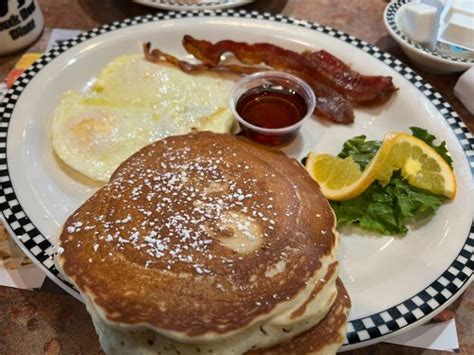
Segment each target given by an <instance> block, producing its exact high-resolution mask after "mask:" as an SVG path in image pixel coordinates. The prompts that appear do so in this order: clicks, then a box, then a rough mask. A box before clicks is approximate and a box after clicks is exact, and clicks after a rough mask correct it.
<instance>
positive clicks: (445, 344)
mask: <svg viewBox="0 0 474 355" xmlns="http://www.w3.org/2000/svg"><path fill="white" fill-rule="evenodd" d="M385 342H386V343H390V344H397V345H405V346H412V347H415V348H422V349H432V350H442V351H450V352H456V350H458V349H459V341H458V333H457V331H456V322H455V320H454V319H451V320H449V321H446V322H443V323H434V324H425V325H420V326H419V327H417V328H415V329H413V330H410V331H408V332H406V333H403V334H401V335H398V336H396V337H393V338H391V339H390V340H387V341H385Z"/></svg>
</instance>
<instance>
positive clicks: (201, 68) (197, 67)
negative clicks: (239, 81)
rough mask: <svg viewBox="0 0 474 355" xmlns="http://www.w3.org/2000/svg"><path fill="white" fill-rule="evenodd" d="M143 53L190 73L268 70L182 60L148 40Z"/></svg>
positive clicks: (246, 72) (150, 59)
mask: <svg viewBox="0 0 474 355" xmlns="http://www.w3.org/2000/svg"><path fill="white" fill-rule="evenodd" d="M143 53H144V55H145V59H146V60H148V61H149V62H152V63H158V62H167V63H169V64H172V65H174V66H176V67H178V68H179V69H181V70H182V71H183V72H185V73H188V74H199V73H202V72H206V71H210V70H214V71H221V72H229V73H235V74H253V73H256V72H259V71H262V70H266V68H262V67H246V66H242V65H233V64H232V65H222V64H221V65H218V66H213V65H209V64H205V63H201V64H192V63H189V62H186V61H184V60H180V59H178V58H176V57H174V56H172V55H171V54H168V53H165V52H163V51H161V50H159V49H158V48H155V49H153V50H152V49H151V43H150V42H147V43H144V44H143Z"/></svg>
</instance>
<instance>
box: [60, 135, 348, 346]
mask: <svg viewBox="0 0 474 355" xmlns="http://www.w3.org/2000/svg"><path fill="white" fill-rule="evenodd" d="M337 246H338V236H337V234H336V232H335V217H334V214H333V212H332V210H331V208H330V206H329V204H328V202H327V200H326V199H325V198H324V197H323V195H322V194H321V192H320V191H319V188H318V186H317V184H316V183H315V182H314V181H313V180H312V179H311V178H310V177H309V175H308V174H307V173H306V171H305V170H304V168H303V167H302V166H301V165H300V164H299V163H298V162H297V161H296V160H294V159H290V158H288V157H287V156H285V155H284V154H283V153H281V152H278V151H275V150H272V149H269V148H265V147H263V146H260V145H258V144H255V143H252V142H250V141H248V140H246V139H244V138H240V137H235V136H231V135H225V134H213V133H209V132H193V133H190V134H187V135H183V136H175V137H169V138H166V139H164V140H161V141H158V142H156V143H153V144H151V145H149V146H146V147H145V148H143V149H142V150H140V151H139V152H137V153H136V154H134V155H133V156H131V157H130V158H129V159H128V160H126V161H125V162H124V163H122V164H121V165H120V167H119V168H118V169H117V170H116V171H115V173H114V174H113V175H112V177H111V179H110V182H109V183H108V184H107V185H105V186H104V187H103V188H102V189H100V190H99V191H98V192H97V193H96V194H95V195H94V196H92V197H91V198H90V199H89V200H88V201H87V202H86V203H85V204H84V205H82V206H81V207H80V208H79V209H78V210H77V211H76V212H75V213H74V214H73V215H72V216H70V217H69V219H68V220H67V221H66V223H65V226H64V229H63V232H62V234H61V236H60V246H59V248H58V255H57V264H58V266H59V268H60V269H61V270H62V272H63V273H64V274H65V275H66V276H67V278H68V279H69V280H70V281H71V282H72V283H74V285H76V287H77V288H78V289H79V290H80V292H81V294H82V297H83V299H84V301H85V303H86V305H87V308H88V310H89V312H90V313H91V316H92V319H93V321H94V325H95V327H96V330H97V333H98V334H99V337H100V342H101V345H102V347H103V349H104V350H105V352H106V353H109V354H210V353H212V354H244V353H251V354H266V353H272V354H273V353H281V354H292V353H294V354H304V353H335V352H336V350H337V349H338V348H339V347H340V345H341V343H342V341H343V339H344V333H345V326H346V321H347V312H348V309H349V307H350V300H349V297H348V296H347V293H346V291H345V289H344V287H343V285H342V283H341V282H340V281H339V280H338V278H337V272H338V263H337V260H336V255H335V253H336V249H337Z"/></svg>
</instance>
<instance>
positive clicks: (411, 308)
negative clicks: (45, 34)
mask: <svg viewBox="0 0 474 355" xmlns="http://www.w3.org/2000/svg"><path fill="white" fill-rule="evenodd" d="M194 17H234V18H243V19H245V18H250V19H256V20H266V21H274V22H279V23H283V24H289V25H295V26H299V27H304V28H308V29H311V30H314V31H318V32H320V33H323V34H325V35H328V36H331V37H333V38H335V39H338V40H341V41H344V42H346V43H348V44H350V45H352V46H353V47H355V48H357V49H359V50H362V51H364V52H365V53H367V54H369V55H371V56H372V57H374V58H376V59H378V60H380V61H381V62H383V63H384V64H386V65H387V66H389V67H390V68H391V69H392V70H394V71H396V72H397V73H399V74H400V75H402V76H403V77H404V78H405V79H407V80H408V81H409V82H410V83H411V84H412V85H413V86H414V87H415V88H416V89H417V90H419V91H420V92H421V93H422V94H423V95H424V96H425V97H426V98H427V99H428V100H429V101H430V102H431V103H432V104H433V105H434V106H435V108H436V109H437V111H438V112H439V113H440V115H441V116H442V117H443V118H444V119H445V120H446V122H447V123H448V125H449V127H450V129H451V130H452V131H453V133H454V134H455V136H456V138H457V140H458V143H459V144H460V146H461V148H462V150H463V152H464V156H465V158H466V159H467V162H468V164H469V169H470V172H471V175H473V174H474V139H473V138H472V134H471V133H470V132H469V130H468V128H467V127H466V125H465V124H464V122H463V121H462V120H461V119H460V118H459V116H458V115H457V113H456V112H455V111H454V110H453V108H452V107H451V105H450V104H449V103H448V102H447V101H445V99H444V98H443V97H442V96H441V95H440V94H439V93H438V92H436V91H435V90H434V88H433V87H432V86H431V85H430V84H428V83H427V82H426V81H425V80H424V79H423V78H422V77H421V76H420V75H418V74H417V73H416V72H415V71H414V70H412V69H411V68H410V67H408V66H407V65H406V64H404V63H402V62H401V61H400V60H399V59H397V58H395V57H393V56H391V55H390V54H388V53H386V52H383V51H381V50H380V49H379V48H377V47H376V46H374V45H371V44H369V43H367V42H366V41H364V40H360V39H358V38H356V37H354V36H352V35H349V34H346V33H344V32H342V31H339V30H335V29H333V28H331V27H328V26H323V25H320V24H318V23H315V22H311V21H307V20H300V19H296V18H294V17H287V16H283V15H272V14H270V13H266V12H265V13H259V12H257V11H246V10H215V11H197V10H194V11H187V12H167V13H158V14H153V15H152V14H150V15H145V16H137V17H134V18H131V19H125V20H123V21H115V22H113V23H111V24H106V25H103V26H101V27H97V28H94V29H92V30H90V31H87V32H83V33H81V34H79V35H78V36H76V37H75V38H73V39H70V40H67V41H64V42H61V43H60V44H58V45H56V46H55V47H53V48H52V49H51V50H50V51H48V52H45V53H44V54H43V55H42V56H41V57H40V58H39V59H38V60H37V61H36V62H35V63H33V65H32V66H31V67H30V68H29V69H28V70H27V71H25V72H24V73H23V74H21V75H20V77H19V78H18V79H17V80H16V82H15V83H14V84H13V86H12V87H11V88H10V89H9V90H7V92H6V94H5V96H4V98H3V100H2V102H1V103H0V115H1V120H0V211H1V215H2V219H3V221H4V222H6V223H4V224H5V226H6V227H7V230H8V231H9V233H10V234H11V235H12V237H13V239H14V240H15V241H16V242H17V244H18V245H20V247H21V249H22V250H23V251H24V252H25V253H26V254H27V255H28V257H29V258H30V259H32V260H33V261H34V262H35V263H36V264H38V265H40V268H41V269H42V270H43V271H45V273H46V275H47V276H48V277H49V278H50V279H52V280H53V281H54V282H56V283H57V284H58V285H59V286H61V287H62V288H63V289H64V290H66V291H67V292H68V293H70V294H71V295H73V296H74V297H76V298H77V299H79V300H80V299H81V298H80V295H79V294H78V292H77V291H76V290H75V289H74V287H73V286H72V285H71V284H70V283H69V282H67V281H66V280H65V279H64V277H63V276H62V275H61V274H60V273H59V272H58V270H57V269H56V267H55V265H54V261H53V255H54V252H55V251H54V247H53V246H52V244H51V243H50V242H49V240H48V239H46V238H45V237H44V236H43V235H42V234H41V232H40V231H39V230H38V229H37V228H36V226H35V225H34V224H33V223H32V221H31V220H30V219H29V217H28V216H27V215H26V213H25V212H24V211H23V209H22V207H21V204H20V202H19V201H18V199H17V197H16V194H15V191H14V189H13V185H12V182H11V179H10V174H9V169H8V161H7V142H8V128H9V122H10V119H11V117H12V115H13V112H14V108H15V104H16V102H17V101H18V99H19V98H20V96H21V93H22V91H23V89H24V88H25V87H26V86H27V85H28V83H29V82H30V81H31V80H32V79H33V78H34V77H35V75H36V74H37V73H38V72H39V71H41V70H42V69H43V68H44V67H45V66H47V64H48V63H49V62H51V61H52V60H54V59H55V58H56V57H58V56H60V55H62V54H63V53H65V52H67V50H69V49H70V48H73V47H74V46H76V45H78V44H79V43H83V42H85V41H87V40H89V39H92V38H94V37H97V36H100V35H102V34H105V33H108V32H111V31H114V30H118V29H121V28H126V27H130V26H134V25H139V24H145V23H150V22H158V21H160V20H181V19H187V18H194ZM473 249H474V222H472V223H471V226H470V229H469V233H468V235H467V236H466V240H465V242H464V244H463V246H462V248H461V250H460V251H459V253H458V255H457V257H456V258H455V259H454V260H453V262H452V263H451V265H450V266H449V267H448V268H447V269H446V270H445V271H444V272H443V273H442V274H441V275H439V276H438V277H437V278H436V279H435V281H433V282H432V283H431V284H430V285H428V286H427V287H425V288H424V289H423V290H421V291H420V292H418V293H417V294H415V295H413V296H412V297H409V298H408V299H406V300H405V301H403V302H401V303H399V304H397V305H394V306H392V307H390V308H387V309H385V310H383V311H381V312H378V313H374V314H372V315H369V316H367V317H363V318H358V319H354V320H351V321H349V322H348V328H347V332H346V339H345V341H344V344H343V348H342V350H350V349H354V348H359V347H362V346H367V345H370V344H373V343H377V342H379V341H382V340H383V339H386V338H387V337H391V336H394V335H396V334H399V333H401V332H403V331H406V330H408V329H410V328H412V327H414V326H417V325H419V324H420V323H423V322H425V321H427V320H429V319H430V318H432V317H433V316H435V315H436V314H437V313H439V312H440V311H441V310H442V309H444V308H445V307H447V306H448V305H449V304H450V303H451V302H453V301H454V300H455V299H456V298H457V297H458V296H459V295H460V294H461V293H462V292H463V291H464V290H465V289H466V288H467V287H468V285H469V284H470V282H471V281H472V279H473V277H472V276H473V269H474V261H473V251H472V250H473ZM425 312H426V313H425Z"/></svg>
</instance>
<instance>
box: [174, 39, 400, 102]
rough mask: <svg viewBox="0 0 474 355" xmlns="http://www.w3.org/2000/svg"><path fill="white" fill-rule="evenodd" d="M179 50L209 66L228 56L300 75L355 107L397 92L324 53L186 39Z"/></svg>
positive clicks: (387, 80) (389, 81)
mask: <svg viewBox="0 0 474 355" xmlns="http://www.w3.org/2000/svg"><path fill="white" fill-rule="evenodd" d="M183 46H184V48H185V49H186V50H187V51H188V52H189V53H191V54H193V55H194V56H195V57H196V58H198V59H199V60H201V61H202V62H203V63H207V64H209V65H218V64H219V62H220V60H221V56H222V55H223V54H224V53H226V52H231V53H232V54H234V55H235V56H236V57H237V58H238V59H239V60H240V61H242V62H243V63H244V64H260V63H265V64H266V65H268V66H270V67H272V68H275V69H278V70H291V71H297V72H304V73H305V74H306V75H307V76H309V77H311V78H313V79H314V80H316V81H318V82H322V83H324V84H326V85H328V86H330V87H331V88H333V89H334V90H336V91H337V92H339V93H340V94H341V95H343V96H344V97H345V98H346V99H348V100H350V101H351V102H353V103H355V104H358V105H369V104H374V103H381V102H383V101H386V100H387V99H388V98H389V97H390V96H391V95H392V94H393V92H395V91H396V90H397V89H396V88H395V86H394V85H393V83H392V78H391V77H388V76H366V75H362V74H360V73H358V72H356V71H354V70H352V69H351V68H350V67H349V66H348V65H347V64H345V63H344V62H342V61H340V60H339V59H337V58H336V57H334V56H333V55H331V54H329V53H328V52H326V51H318V52H312V53H311V52H305V53H303V54H299V53H297V52H293V51H290V50H287V49H283V48H281V47H278V46H276V45H273V44H270V43H255V44H248V43H245V42H235V41H231V40H223V41H219V42H216V43H214V44H212V43H211V42H208V41H205V40H197V39H195V38H193V37H192V36H189V35H185V36H184V37H183Z"/></svg>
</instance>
